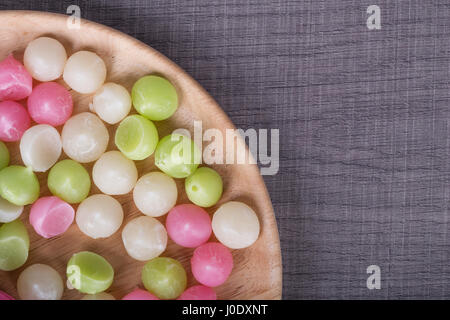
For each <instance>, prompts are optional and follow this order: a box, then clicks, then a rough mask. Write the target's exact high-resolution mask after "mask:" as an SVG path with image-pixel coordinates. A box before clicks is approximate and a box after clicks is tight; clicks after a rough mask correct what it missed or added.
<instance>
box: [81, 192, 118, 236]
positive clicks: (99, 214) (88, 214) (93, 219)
mask: <svg viewBox="0 0 450 320" xmlns="http://www.w3.org/2000/svg"><path fill="white" fill-rule="evenodd" d="M122 221H123V209H122V206H121V205H120V203H119V201H117V200H116V199H114V198H113V197H110V196H108V195H105V194H96V195H93V196H90V197H89V198H87V199H85V200H84V201H83V202H81V204H80V205H79V206H78V209H77V215H76V222H77V225H78V227H79V228H80V230H81V232H83V233H84V234H86V235H87V236H89V237H91V238H94V239H98V238H107V237H109V236H111V235H113V234H114V233H115V232H116V231H117V230H119V228H120V226H121V225H122Z"/></svg>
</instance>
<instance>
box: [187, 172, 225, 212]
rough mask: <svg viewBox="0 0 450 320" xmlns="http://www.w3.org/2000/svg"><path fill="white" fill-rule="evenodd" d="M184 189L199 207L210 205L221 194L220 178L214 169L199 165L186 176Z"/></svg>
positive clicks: (214, 202)
mask: <svg viewBox="0 0 450 320" xmlns="http://www.w3.org/2000/svg"><path fill="white" fill-rule="evenodd" d="M185 189H186V194H187V196H188V198H189V200H191V201H192V202H193V203H195V204H196V205H198V206H200V207H205V208H207V207H211V206H213V205H215V204H216V203H217V201H219V199H220V197H221V196H222V191H223V183H222V178H221V177H220V175H219V174H218V173H217V172H216V171H215V170H213V169H211V168H208V167H201V168H198V169H197V170H196V171H195V172H194V173H193V174H191V175H190V176H189V177H187V178H186V181H185Z"/></svg>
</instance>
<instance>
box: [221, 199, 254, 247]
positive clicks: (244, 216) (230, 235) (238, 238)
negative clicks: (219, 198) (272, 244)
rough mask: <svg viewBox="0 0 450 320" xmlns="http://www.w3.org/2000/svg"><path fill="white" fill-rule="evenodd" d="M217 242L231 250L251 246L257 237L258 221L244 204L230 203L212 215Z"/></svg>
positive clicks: (250, 209) (251, 210)
mask: <svg viewBox="0 0 450 320" xmlns="http://www.w3.org/2000/svg"><path fill="white" fill-rule="evenodd" d="M212 227H213V231H214V235H215V236H216V238H217V240H219V241H220V242H221V243H223V244H224V245H226V246H227V247H228V248H231V249H242V248H246V247H249V246H251V245H252V244H253V243H255V241H256V240H257V239H258V236H259V229H260V226H259V220H258V217H257V216H256V213H255V211H253V209H252V208H250V207H249V206H247V205H246V204H245V203H242V202H238V201H230V202H227V203H225V204H223V205H222V206H221V207H220V208H219V209H217V211H216V212H215V213H214V216H213V220H212Z"/></svg>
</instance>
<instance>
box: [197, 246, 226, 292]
mask: <svg viewBox="0 0 450 320" xmlns="http://www.w3.org/2000/svg"><path fill="white" fill-rule="evenodd" d="M232 269H233V256H232V255H231V252H230V250H229V249H228V248H227V247H225V246H224V245H223V244H221V243H218V242H208V243H205V244H203V245H201V246H200V247H198V248H197V249H195V250H194V254H193V256H192V259H191V270H192V274H193V275H194V278H195V279H196V280H197V281H198V282H200V283H201V284H203V285H205V286H207V287H217V286H220V285H221V284H223V283H224V282H225V281H226V280H227V279H228V276H229V275H230V273H231V270H232Z"/></svg>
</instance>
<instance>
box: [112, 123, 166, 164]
mask: <svg viewBox="0 0 450 320" xmlns="http://www.w3.org/2000/svg"><path fill="white" fill-rule="evenodd" d="M158 139H159V137H158V131H157V130H156V127H155V125H154V124H153V122H151V121H150V120H148V119H146V118H144V117H143V116H140V115H136V114H135V115H131V116H128V117H126V118H125V119H123V120H122V122H121V123H120V125H119V127H118V128H117V130H116V136H115V143H116V146H117V148H118V149H119V150H120V151H122V153H123V154H124V155H125V156H126V157H127V158H129V159H131V160H144V159H145V158H148V157H149V156H150V155H152V153H153V152H154V151H155V148H156V145H157V144H158Z"/></svg>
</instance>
